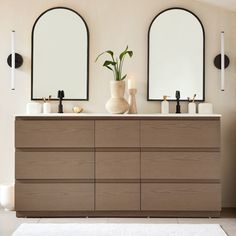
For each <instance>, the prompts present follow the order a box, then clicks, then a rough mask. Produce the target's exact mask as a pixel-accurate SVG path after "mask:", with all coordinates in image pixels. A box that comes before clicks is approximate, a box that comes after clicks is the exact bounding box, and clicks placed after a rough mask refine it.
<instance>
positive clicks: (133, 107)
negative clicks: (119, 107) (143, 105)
mask: <svg viewBox="0 0 236 236" xmlns="http://www.w3.org/2000/svg"><path fill="white" fill-rule="evenodd" d="M128 91H129V110H128V114H137V106H136V99H135V95H136V93H137V89H128Z"/></svg>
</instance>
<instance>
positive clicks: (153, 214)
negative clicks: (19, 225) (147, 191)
mask: <svg viewBox="0 0 236 236" xmlns="http://www.w3.org/2000/svg"><path fill="white" fill-rule="evenodd" d="M220 213H221V212H220V211H17V212H16V216H17V217H19V218H21V217H29V218H31V217H32V218H34V217H45V218H50V217H220Z"/></svg>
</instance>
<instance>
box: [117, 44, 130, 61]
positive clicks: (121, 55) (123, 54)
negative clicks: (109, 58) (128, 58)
mask: <svg viewBox="0 0 236 236" xmlns="http://www.w3.org/2000/svg"><path fill="white" fill-rule="evenodd" d="M127 51H128V46H127V47H126V49H125V50H124V51H123V52H122V53H121V54H120V56H119V58H120V60H122V59H123V57H124V56H125V54H126V53H127Z"/></svg>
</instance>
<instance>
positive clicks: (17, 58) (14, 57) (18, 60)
mask: <svg viewBox="0 0 236 236" xmlns="http://www.w3.org/2000/svg"><path fill="white" fill-rule="evenodd" d="M7 64H8V65H9V66H10V67H11V89H12V90H15V69H16V68H19V67H21V66H22V64H23V57H22V56H21V55H20V54H18V53H16V52H15V31H14V30H13V31H12V32H11V54H10V55H9V56H8V58H7Z"/></svg>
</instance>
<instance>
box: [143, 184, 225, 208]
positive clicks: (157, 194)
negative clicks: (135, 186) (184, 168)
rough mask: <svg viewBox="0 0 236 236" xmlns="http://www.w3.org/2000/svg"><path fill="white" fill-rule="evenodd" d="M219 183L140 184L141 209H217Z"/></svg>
mask: <svg viewBox="0 0 236 236" xmlns="http://www.w3.org/2000/svg"><path fill="white" fill-rule="evenodd" d="M220 196H221V190H220V184H199V183H189V184H182V183H176V184H169V183H143V184H141V210H143V211H219V210H220V209H221V197H220Z"/></svg>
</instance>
